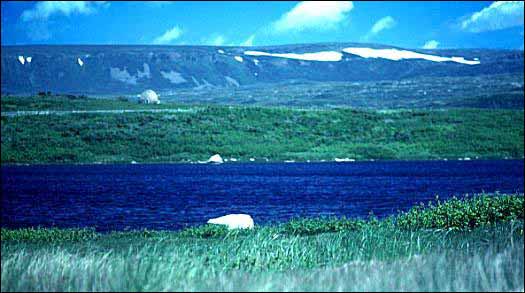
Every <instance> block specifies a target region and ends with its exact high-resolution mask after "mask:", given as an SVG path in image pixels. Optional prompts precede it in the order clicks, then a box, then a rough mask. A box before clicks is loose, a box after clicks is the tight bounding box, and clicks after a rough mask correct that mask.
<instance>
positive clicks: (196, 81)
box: [191, 76, 201, 86]
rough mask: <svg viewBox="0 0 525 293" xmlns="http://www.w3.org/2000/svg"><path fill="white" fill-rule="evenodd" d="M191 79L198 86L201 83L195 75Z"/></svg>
mask: <svg viewBox="0 0 525 293" xmlns="http://www.w3.org/2000/svg"><path fill="white" fill-rule="evenodd" d="M191 80H193V83H195V84H196V85H197V86H200V85H201V83H200V82H199V81H198V80H197V79H196V78H195V77H194V76H192V77H191Z"/></svg>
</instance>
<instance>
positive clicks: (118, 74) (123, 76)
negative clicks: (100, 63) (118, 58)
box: [81, 65, 137, 84]
mask: <svg viewBox="0 0 525 293" xmlns="http://www.w3.org/2000/svg"><path fill="white" fill-rule="evenodd" d="M81 66H82V65H81ZM109 73H110V75H111V78H113V79H116V80H118V81H122V82H124V83H127V84H137V77H136V76H133V75H131V74H129V72H128V70H127V69H126V68H124V70H120V69H119V68H113V67H111V68H110V69H109Z"/></svg>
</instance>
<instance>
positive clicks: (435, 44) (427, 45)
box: [423, 40, 439, 49]
mask: <svg viewBox="0 0 525 293" xmlns="http://www.w3.org/2000/svg"><path fill="white" fill-rule="evenodd" d="M438 46H439V42H438V41H436V40H430V41H428V42H426V43H425V44H424V45H423V49H435V48H437V47H438Z"/></svg>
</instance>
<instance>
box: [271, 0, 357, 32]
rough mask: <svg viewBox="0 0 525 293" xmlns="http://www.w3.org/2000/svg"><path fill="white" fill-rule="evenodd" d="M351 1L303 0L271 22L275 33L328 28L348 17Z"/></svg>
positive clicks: (351, 5) (332, 27) (351, 6)
mask: <svg viewBox="0 0 525 293" xmlns="http://www.w3.org/2000/svg"><path fill="white" fill-rule="evenodd" d="M353 8H354V5H353V4H352V1H303V2H299V3H298V4H297V5H295V7H294V8H292V9H291V10H290V11H288V12H287V13H285V14H284V15H282V16H281V18H280V19H279V20H277V21H275V22H273V23H272V24H271V29H272V30H273V31H274V32H276V33H286V32H300V31H304V30H330V29H334V28H336V27H337V26H338V25H339V24H340V23H341V22H343V21H344V20H345V19H347V17H348V12H350V11H351V10H352V9H353Z"/></svg>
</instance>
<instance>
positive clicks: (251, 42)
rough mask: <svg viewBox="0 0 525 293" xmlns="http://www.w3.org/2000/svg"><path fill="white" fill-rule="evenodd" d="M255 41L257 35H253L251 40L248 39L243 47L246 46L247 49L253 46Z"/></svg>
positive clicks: (243, 43) (242, 44)
mask: <svg viewBox="0 0 525 293" xmlns="http://www.w3.org/2000/svg"><path fill="white" fill-rule="evenodd" d="M254 39H255V35H251V36H250V37H249V38H247V39H246V40H245V41H244V42H242V43H241V46H245V47H251V46H253V40H254Z"/></svg>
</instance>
